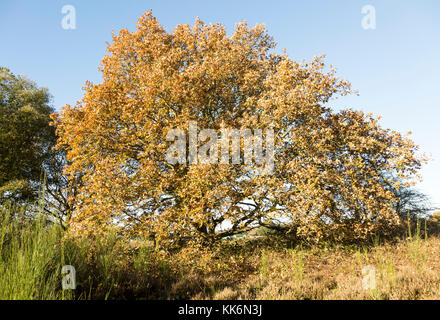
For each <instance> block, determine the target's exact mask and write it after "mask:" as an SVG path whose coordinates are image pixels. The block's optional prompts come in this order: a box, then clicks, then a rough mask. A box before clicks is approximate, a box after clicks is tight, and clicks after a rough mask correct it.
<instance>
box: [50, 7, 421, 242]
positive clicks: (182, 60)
mask: <svg viewBox="0 0 440 320" xmlns="http://www.w3.org/2000/svg"><path fill="white" fill-rule="evenodd" d="M274 48H275V43H274V41H273V39H272V37H271V36H270V35H269V34H268V33H267V31H266V30H265V28H264V26H262V25H257V26H255V27H252V28H250V27H248V25H247V23H246V22H241V23H238V24H237V25H236V27H235V30H234V32H233V33H232V35H230V36H228V35H227V32H226V29H225V27H224V26H223V25H222V24H209V25H208V24H205V23H203V22H202V21H201V20H199V19H197V20H196V21H195V24H194V26H192V27H191V26H189V25H178V26H176V27H175V29H174V30H173V31H172V32H167V31H166V30H165V29H164V28H163V27H162V26H161V25H160V24H159V22H158V20H157V19H156V18H155V17H153V15H152V14H151V11H150V12H147V13H146V14H145V15H143V16H142V17H141V18H140V19H139V21H138V23H137V27H136V30H135V31H134V32H129V31H128V30H127V29H123V30H121V31H120V32H119V34H118V35H116V34H115V35H113V43H112V44H110V45H109V46H108V49H107V50H108V54H107V55H106V56H105V57H104V58H103V60H102V63H101V67H100V70H101V71H102V75H103V81H102V83H99V84H92V83H87V84H86V87H85V91H86V92H85V94H84V97H83V98H82V101H81V102H80V103H78V104H77V105H75V106H70V105H66V106H65V107H64V108H63V110H62V112H61V113H60V114H57V115H55V116H54V117H53V119H54V123H55V125H56V127H57V133H58V135H59V137H60V138H59V140H58V146H59V148H63V149H65V150H67V159H68V160H69V164H68V165H67V166H66V173H67V174H68V175H69V176H70V177H71V178H72V179H73V178H75V179H78V177H81V178H80V179H81V187H80V188H79V189H78V198H77V206H76V207H75V212H74V217H73V227H74V230H75V232H78V233H96V232H99V231H103V230H105V229H106V228H108V227H117V228H120V229H121V230H122V231H124V232H128V233H129V234H134V235H150V236H154V237H155V238H156V239H157V240H158V241H163V242H166V241H171V242H173V241H176V240H178V239H181V238H184V237H191V238H193V239H203V240H208V241H214V240H217V239H220V238H222V237H225V236H228V235H232V234H237V233H241V232H243V231H245V230H249V229H251V228H254V227H255V226H258V225H271V224H273V221H277V220H279V221H284V222H287V223H288V224H289V225H290V226H291V230H294V231H295V232H296V233H297V234H298V235H300V236H304V237H308V238H311V239H315V240H316V241H319V239H322V238H323V237H325V236H326V235H328V234H333V235H337V237H345V236H350V237H353V238H365V237H367V236H368V235H370V234H371V233H372V232H375V231H377V230H382V229H387V228H390V227H392V226H394V225H396V224H398V221H399V220H398V215H397V213H396V211H395V210H394V207H393V203H394V201H395V200H396V199H395V195H394V194H393V192H391V191H390V190H389V184H392V185H393V186H394V187H396V188H398V187H399V185H400V184H401V183H406V182H408V181H410V179H411V178H412V177H413V176H415V175H416V174H417V171H418V169H419V167H420V165H421V163H422V162H423V159H421V158H419V157H417V156H416V150H417V146H416V145H414V143H413V142H412V141H411V140H410V139H409V138H407V137H404V136H402V135H401V134H400V133H398V132H395V131H392V130H388V129H383V128H382V127H381V126H380V125H379V123H378V119H377V118H374V117H373V116H372V115H370V114H364V113H363V112H361V111H355V110H351V109H345V110H342V111H340V112H335V111H333V110H332V109H331V108H329V107H328V106H327V105H328V102H329V100H330V99H333V98H336V97H338V96H341V95H345V94H348V93H350V84H349V83H348V82H347V81H345V80H341V79H339V78H338V77H337V76H336V74H335V70H334V69H332V68H327V67H326V66H325V64H324V62H323V60H322V57H316V58H314V59H313V60H311V61H310V62H308V63H306V62H301V63H299V62H296V61H294V60H292V59H290V58H289V57H288V56H287V55H286V54H277V53H276V52H275V50H274ZM191 121H194V122H196V123H197V125H198V127H199V128H206V129H213V130H215V131H216V132H218V134H219V135H220V132H221V130H222V129H238V130H240V129H246V128H247V129H250V130H252V131H253V132H256V130H263V132H265V131H264V130H266V129H268V128H271V129H272V130H274V146H273V148H274V152H273V156H274V168H273V170H272V172H271V173H270V174H265V175H260V174H255V172H256V169H258V168H259V167H260V166H261V165H260V164H258V163H244V162H243V161H241V162H240V163H216V164H206V163H200V162H199V163H197V164H188V163H179V162H177V163H170V162H169V161H167V160H166V154H167V150H168V148H169V147H170V145H171V144H172V142H170V141H169V140H167V134H168V133H169V132H170V131H171V130H175V129H181V130H184V132H187V128H188V127H189V124H190V122H191ZM205 143H206V140H204V139H202V138H200V139H198V140H197V145H198V146H199V147H201V146H203V145H204V144H205ZM245 143H246V141H244V139H243V140H242V141H241V146H242V147H245V146H244V144H245ZM189 144H190V142H188V141H185V146H186V148H187V149H189V148H190V146H189ZM265 146H266V152H267V150H268V145H267V143H266V145H265ZM215 152H217V151H215ZM199 157H200V154H199ZM240 157H241V158H242V157H243V155H242V154H241V155H240ZM395 177H398V179H395Z"/></svg>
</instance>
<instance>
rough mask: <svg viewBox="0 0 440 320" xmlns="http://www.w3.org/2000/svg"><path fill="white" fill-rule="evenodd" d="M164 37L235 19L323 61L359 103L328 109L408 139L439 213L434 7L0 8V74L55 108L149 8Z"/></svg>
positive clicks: (296, 54) (95, 77)
mask: <svg viewBox="0 0 440 320" xmlns="http://www.w3.org/2000/svg"><path fill="white" fill-rule="evenodd" d="M64 5H73V6H74V7H75V9H76V18H77V21H76V29H75V30H64V29H63V28H62V27H61V20H62V18H63V16H64V15H63V14H62V12H61V9H62V7H63V6H64ZM365 5H373V6H374V7H375V9H376V29H375V30H364V29H363V28H362V25H361V21H362V18H363V17H364V15H363V14H362V13H361V9H362V7H363V6H365ZM150 8H151V9H153V14H154V15H155V16H156V17H157V18H158V19H159V21H160V23H161V24H162V25H164V26H165V27H166V29H167V30H169V31H171V30H172V29H173V28H174V27H175V26H176V25H177V24H181V23H190V24H193V22H194V19H195V18H196V17H197V16H199V17H200V18H201V19H202V20H203V21H204V22H207V23H209V22H212V23H216V22H222V23H224V24H225V25H226V27H227V28H228V30H232V28H233V26H234V24H235V23H236V22H238V21H240V20H246V21H248V22H249V23H250V24H251V25H254V24H255V23H265V24H266V26H267V28H268V30H269V32H270V33H271V34H272V35H273V36H274V38H275V41H276V42H277V43H278V49H280V50H281V49H283V48H285V49H286V50H287V53H288V54H289V56H290V57H292V58H294V59H296V60H303V59H307V60H308V59H311V58H312V57H313V56H316V55H319V54H321V53H325V54H326V56H327V58H326V62H327V63H329V64H332V65H334V66H336V67H337V68H338V73H339V75H340V76H341V77H343V78H345V79H347V80H349V81H351V83H352V85H353V87H354V88H355V89H358V90H359V93H360V96H351V97H346V98H343V99H340V100H336V101H334V102H332V105H334V106H335V108H344V107H352V108H354V109H362V110H364V111H366V112H373V113H374V114H377V115H378V114H380V115H382V117H383V118H382V121H381V122H382V124H383V126H385V127H388V128H392V129H395V130H398V131H401V132H407V131H412V132H413V135H412V138H413V139H414V140H415V141H416V143H418V144H419V145H420V147H421V150H422V151H424V152H426V153H428V154H431V156H432V158H433V159H432V161H431V162H430V164H428V165H426V166H425V168H424V169H423V171H422V175H423V179H424V181H423V182H422V183H421V184H420V185H419V188H420V189H421V190H422V191H424V192H425V193H426V194H428V195H429V196H430V197H431V198H432V200H433V201H434V203H437V204H439V205H440V170H439V169H440V165H439V164H440V131H439V129H438V128H439V122H440V119H439V118H440V106H439V96H440V81H439V78H438V77H439V75H440V1H438V0H418V1H415V0H414V1H404V0H365V1H358V0H332V1H330V0H312V1H305V0H302V1H293V0H289V1H276V0H273V1H257V0H252V1H250V0H247V1H239V0H234V1H229V0H222V1H207V0H205V1H165V0H161V1H159V0H158V1H153V0H144V1H135V0H128V1H122V0H121V1H104V0H92V1H90V0H62V1H60V0H50V1H31V0H29V1H19V0H16V1H12V0H7V1H6V0H2V1H1V2H0V65H1V66H6V67H8V68H9V69H11V71H12V72H14V73H16V74H24V75H27V76H28V77H29V78H30V79H32V80H35V81H36V82H37V84H38V85H40V86H43V87H47V88H49V90H50V92H51V94H52V95H53V96H54V101H53V105H54V107H55V108H56V109H59V108H60V107H61V106H63V105H65V104H67V103H69V104H75V102H76V101H77V100H79V99H80V98H81V95H82V89H81V88H82V87H83V85H84V83H85V81H86V80H89V81H92V82H95V83H96V82H99V81H100V74H99V72H98V69H97V68H98V66H99V63H100V61H101V59H102V57H103V55H104V53H105V48H106V44H105V42H106V41H110V40H111V32H112V30H114V31H116V32H117V31H119V30H120V29H121V28H125V27H127V28H128V29H129V30H133V29H134V27H135V24H136V21H137V19H138V18H139V16H140V15H141V14H143V13H144V12H145V11H146V10H148V9H150Z"/></svg>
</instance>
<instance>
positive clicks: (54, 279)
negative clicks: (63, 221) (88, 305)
mask: <svg viewBox="0 0 440 320" xmlns="http://www.w3.org/2000/svg"><path fill="white" fill-rule="evenodd" d="M0 210H1V211H0V299H3V300H4V299H7V300H16V299H20V300H23V299H26V300H27V299H60V298H62V290H60V289H61V267H60V264H61V261H57V256H58V257H59V255H57V244H59V243H60V239H61V237H62V230H61V228H60V227H59V226H57V225H56V224H52V223H50V222H49V221H48V220H47V219H45V218H44V217H43V216H41V215H38V212H37V215H36V216H35V217H33V218H30V219H29V218H25V215H24V210H23V209H22V208H17V207H14V206H12V205H11V206H7V207H2V208H1V209H0Z"/></svg>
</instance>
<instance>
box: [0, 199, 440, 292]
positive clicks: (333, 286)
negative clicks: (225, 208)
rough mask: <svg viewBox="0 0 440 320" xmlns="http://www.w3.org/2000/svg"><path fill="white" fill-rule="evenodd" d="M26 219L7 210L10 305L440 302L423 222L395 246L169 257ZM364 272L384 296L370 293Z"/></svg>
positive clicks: (229, 249) (267, 242) (2, 245)
mask: <svg viewBox="0 0 440 320" xmlns="http://www.w3.org/2000/svg"><path fill="white" fill-rule="evenodd" d="M20 210H21V209H19V208H14V207H6V208H5V207H4V208H2V209H1V210H0V299H1V300H5V299H7V300H14V299H21V300H32V299H50V300H52V299H54V300H59V299H277V300H279V299H440V274H439V273H438V272H437V270H439V269H440V237H438V236H435V235H431V236H428V228H427V225H426V224H424V225H423V224H422V223H421V222H420V221H415V222H409V223H408V226H407V227H408V228H407V231H406V235H405V236H402V237H401V238H400V239H396V240H394V241H380V239H378V238H375V239H372V241H371V242H370V243H364V244H357V245H353V244H350V245H341V244H323V245H321V246H309V247H307V246H301V245H297V246H296V247H292V246H291V245H286V242H283V241H279V239H276V238H274V237H273V236H268V237H265V238H258V239H246V238H240V239H231V240H226V241H224V242H222V243H221V245H219V246H216V247H213V248H209V249H208V248H193V247H188V248H183V249H182V250H181V251H179V252H174V253H170V252H166V251H160V250H155V245H154V243H151V242H149V241H136V242H133V241H126V240H124V239H120V238H119V237H118V236H117V235H116V234H109V235H108V236H106V237H104V238H102V239H77V238H72V237H69V236H68V234H66V233H65V232H63V231H62V229H61V228H60V227H59V226H57V225H56V224H53V223H50V222H49V221H47V220H46V219H45V218H44V217H43V216H42V215H41V214H40V213H39V212H36V213H35V217H34V218H33V219H27V218H25V217H24V214H23V212H21V211H20ZM422 226H423V227H422ZM64 265H72V266H74V267H75V269H76V276H77V288H76V289H75V290H62V287H61V280H62V277H63V275H62V274H61V268H62V267H63V266H64ZM365 266H373V267H374V270H375V276H376V287H375V288H372V289H365V288H364V287H363V286H362V280H363V278H364V277H365V275H364V274H362V269H363V268H364V267H365Z"/></svg>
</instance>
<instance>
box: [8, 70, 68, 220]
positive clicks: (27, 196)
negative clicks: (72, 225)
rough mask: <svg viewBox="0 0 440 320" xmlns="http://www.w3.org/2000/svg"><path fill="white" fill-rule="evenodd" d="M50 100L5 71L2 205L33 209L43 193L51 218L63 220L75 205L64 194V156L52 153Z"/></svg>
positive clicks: (52, 129) (43, 91) (60, 152)
mask: <svg viewBox="0 0 440 320" xmlns="http://www.w3.org/2000/svg"><path fill="white" fill-rule="evenodd" d="M50 99H51V97H50V94H49V92H48V90H47V89H45V88H38V87H37V85H36V84H35V83H34V82H32V81H30V80H28V79H26V78H24V77H20V76H16V75H14V74H12V73H11V72H10V71H9V70H8V69H7V68H0V204H2V205H3V204H5V203H6V202H14V203H15V204H16V205H17V204H18V205H24V206H28V207H32V206H33V205H34V202H35V201H36V200H37V198H38V197H39V196H40V195H41V193H44V195H45V199H46V202H45V204H44V209H45V211H46V213H47V214H49V215H51V216H54V217H57V219H59V220H60V221H64V220H65V219H64V218H62V217H65V216H66V215H67V212H68V211H69V210H70V209H68V208H70V206H71V204H70V203H68V202H67V201H65V199H64V197H65V192H64V191H63V190H62V189H63V188H64V187H66V186H67V180H65V179H66V178H65V177H63V176H62V171H61V169H62V167H63V166H64V162H65V156H64V154H65V152H63V151H54V150H53V148H54V146H55V145H56V139H57V138H56V135H55V128H54V127H52V126H50V124H49V122H50V121H51V119H50V114H51V113H53V112H54V110H53V108H52V107H51V106H50ZM64 181H65V182H64ZM43 183H44V184H43Z"/></svg>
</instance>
